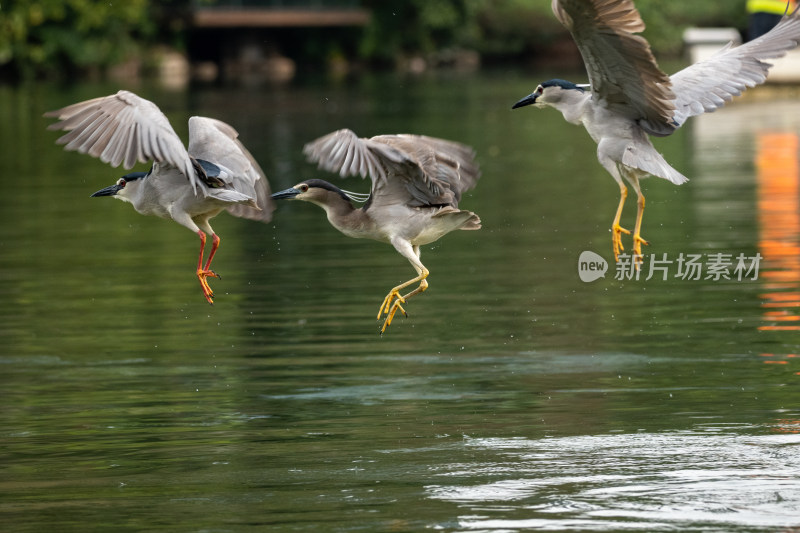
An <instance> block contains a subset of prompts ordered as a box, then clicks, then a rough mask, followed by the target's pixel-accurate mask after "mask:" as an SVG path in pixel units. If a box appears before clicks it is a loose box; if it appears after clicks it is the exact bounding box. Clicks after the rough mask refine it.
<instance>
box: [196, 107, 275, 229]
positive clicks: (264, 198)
mask: <svg viewBox="0 0 800 533" xmlns="http://www.w3.org/2000/svg"><path fill="white" fill-rule="evenodd" d="M189 154H191V156H192V157H194V158H195V159H203V160H206V161H210V162H212V163H214V164H216V165H217V166H220V167H223V169H222V170H223V171H222V173H221V174H220V176H218V177H219V178H220V179H221V180H223V181H224V182H225V185H226V188H230V189H233V190H235V191H237V192H240V193H242V194H244V195H246V196H248V197H250V198H252V199H253V200H254V201H255V203H256V204H257V205H258V209H255V208H253V207H249V206H248V205H246V204H236V205H231V206H229V207H228V208H227V209H228V212H229V213H231V214H232V215H235V216H238V217H243V218H249V219H252V220H260V221H262V222H268V221H269V220H270V219H271V218H272V212H273V211H274V210H275V206H274V204H273V202H272V199H271V198H270V189H269V183H268V182H267V177H266V175H265V174H264V171H263V170H261V167H260V166H259V164H258V162H257V161H256V160H255V158H253V156H252V155H251V154H250V152H249V151H248V150H247V148H245V147H244V145H243V144H242V143H241V141H239V133H238V132H237V131H236V130H235V129H234V128H233V127H232V126H230V125H229V124H226V123H225V122H222V121H221V120H216V119H213V118H206V117H191V118H190V119H189ZM210 194H211V195H212V196H213V194H214V191H213V190H212V191H211V192H210Z"/></svg>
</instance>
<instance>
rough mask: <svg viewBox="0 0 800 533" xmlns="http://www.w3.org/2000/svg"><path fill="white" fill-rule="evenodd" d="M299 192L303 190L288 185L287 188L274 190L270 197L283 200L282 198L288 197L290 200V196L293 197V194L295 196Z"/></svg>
mask: <svg viewBox="0 0 800 533" xmlns="http://www.w3.org/2000/svg"><path fill="white" fill-rule="evenodd" d="M301 192H303V191H301V190H299V189H295V188H294V187H290V188H288V189H284V190H282V191H278V192H276V193H275V194H273V195H272V198H274V199H276V200H283V199H286V198H288V199H290V200H291V199H292V198H294V197H295V196H297V195H298V194H300V193H301Z"/></svg>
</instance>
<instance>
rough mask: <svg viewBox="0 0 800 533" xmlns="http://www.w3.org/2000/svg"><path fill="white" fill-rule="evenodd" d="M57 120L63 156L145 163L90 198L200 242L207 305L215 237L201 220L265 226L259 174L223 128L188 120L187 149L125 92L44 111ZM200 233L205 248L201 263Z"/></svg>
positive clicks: (163, 121)
mask: <svg viewBox="0 0 800 533" xmlns="http://www.w3.org/2000/svg"><path fill="white" fill-rule="evenodd" d="M45 116H46V117H56V118H58V119H59V120H60V122H56V123H54V124H51V125H50V126H49V127H48V129H50V130H63V131H68V132H69V133H67V134H66V135H64V136H62V137H61V138H59V139H58V141H57V142H58V143H59V144H64V145H66V146H64V148H65V149H66V150H76V151H78V152H80V153H83V154H87V153H88V154H89V155H92V156H94V157H98V158H100V160H101V161H104V162H106V163H109V164H110V165H111V166H113V167H117V166H119V165H120V164H123V166H124V167H125V168H126V169H129V168H131V167H133V165H134V164H135V163H136V162H137V161H139V162H142V163H145V162H149V161H152V162H153V165H152V167H151V168H150V171H149V172H133V173H131V174H126V175H125V176H122V177H121V178H120V179H119V180H117V182H116V183H115V184H114V185H111V186H110V187H106V188H105V189H102V190H99V191H97V192H96V193H94V194H92V196H111V197H113V198H118V199H120V200H124V201H126V202H130V203H131V204H133V207H134V209H136V211H138V212H139V213H141V214H143V215H156V216H159V217H162V218H168V219H172V220H174V221H175V222H177V223H178V224H181V225H183V226H185V227H187V228H189V229H190V230H192V231H193V232H195V233H197V234H198V235H199V236H200V258H199V259H198V262H197V279H198V280H200V286H201V287H202V289H203V296H205V298H206V300H208V303H212V304H213V303H214V300H213V296H214V293H213V292H212V290H211V287H209V285H208V280H207V279H206V278H208V277H215V278H218V277H219V276H218V275H217V274H216V272H214V271H213V270H211V260H212V259H213V258H214V254H215V253H216V251H217V248H218V247H219V242H220V238H219V237H218V236H217V234H216V233H214V230H213V229H211V226H210V225H209V223H208V221H209V220H210V219H212V218H213V217H215V216H217V215H218V214H219V213H220V212H221V211H223V210H226V209H227V210H228V212H229V213H231V214H233V215H235V216H238V217H244V218H249V219H252V220H260V221H263V222H267V221H269V220H270V218H271V216H272V211H273V204H272V201H271V200H270V190H269V184H268V183H267V178H266V177H265V176H264V172H263V171H262V170H261V168H260V167H259V166H258V163H256V161H255V160H254V159H253V157H252V156H251V155H250V153H249V152H248V151H247V149H246V148H245V147H244V146H243V145H242V143H241V142H240V141H239V140H238V133H237V132H236V130H234V129H233V128H232V127H231V126H229V125H228V124H225V123H224V122H221V121H219V120H215V119H213V118H205V117H191V118H190V119H189V147H188V150H187V148H185V147H184V146H183V142H182V141H181V139H180V137H178V135H177V134H176V133H175V130H173V129H172V126H171V125H170V123H169V120H167V117H166V116H164V114H163V113H162V112H161V110H160V109H159V108H158V107H157V106H156V105H155V104H154V103H153V102H150V101H149V100H145V99H144V98H141V97H139V96H137V95H135V94H133V93H131V92H128V91H119V92H118V93H117V94H112V95H110V96H105V97H101V98H95V99H93V100H87V101H85V102H80V103H77V104H73V105H70V106H67V107H65V108H63V109H59V110H57V111H50V112H48V113H45ZM206 234H209V235H211V239H212V245H211V251H210V253H209V254H208V259H207V260H206V262H205V264H203V252H204V250H205V244H206Z"/></svg>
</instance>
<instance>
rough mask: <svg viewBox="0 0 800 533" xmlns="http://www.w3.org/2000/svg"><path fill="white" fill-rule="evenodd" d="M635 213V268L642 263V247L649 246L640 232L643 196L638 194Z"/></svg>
mask: <svg viewBox="0 0 800 533" xmlns="http://www.w3.org/2000/svg"><path fill="white" fill-rule="evenodd" d="M637 207H638V209H637V211H636V226H634V228H633V258H634V261H635V262H636V266H637V268H638V266H639V265H640V264H641V262H642V245H643V244H644V245H645V246H647V245H649V244H650V243H649V242H647V241H646V240H644V239H643V238H642V235H641V230H642V216H643V215H644V195H642V194H641V193H639V199H638V201H637Z"/></svg>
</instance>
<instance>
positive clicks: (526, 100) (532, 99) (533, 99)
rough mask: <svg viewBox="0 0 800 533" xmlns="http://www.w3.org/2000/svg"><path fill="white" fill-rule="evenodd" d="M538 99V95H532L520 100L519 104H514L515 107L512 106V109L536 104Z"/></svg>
mask: <svg viewBox="0 0 800 533" xmlns="http://www.w3.org/2000/svg"><path fill="white" fill-rule="evenodd" d="M537 97H538V95H537V94H536V93H531V94H529V95H528V96H526V97H525V98H523V99H522V100H520V101H519V102H517V103H516V104H514V105H513V106H511V109H516V108H518V107H525V106H526V105H531V104H535V103H536V98H537Z"/></svg>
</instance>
